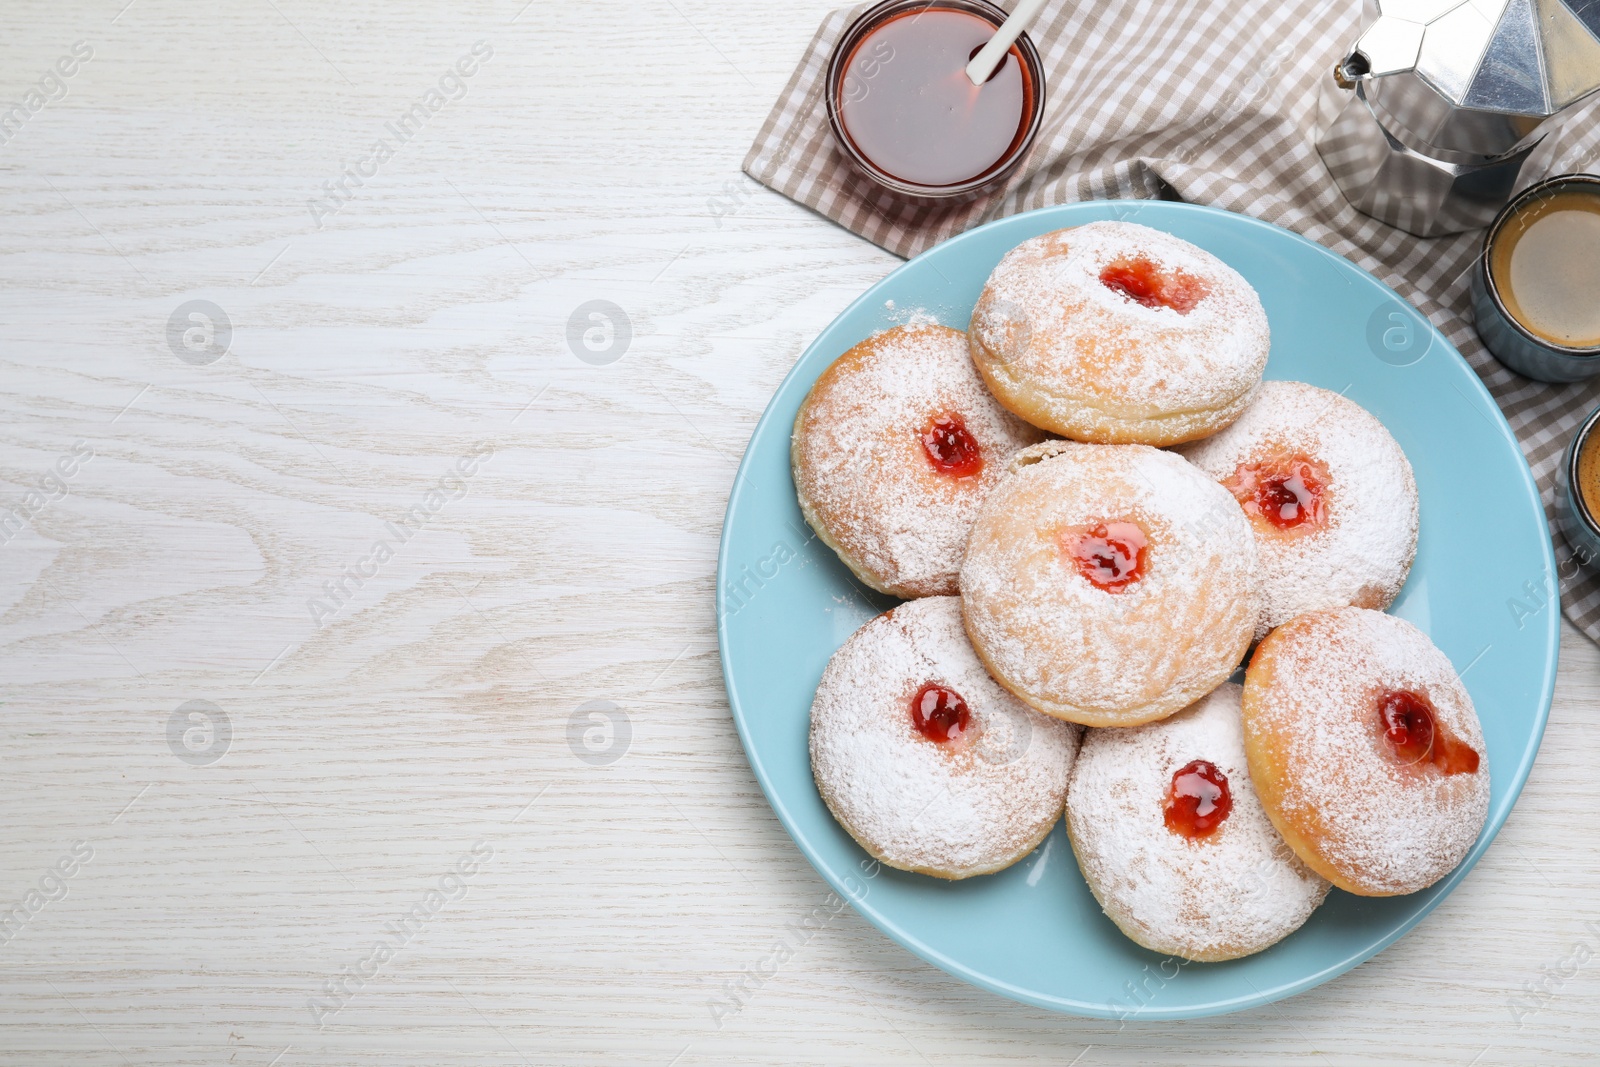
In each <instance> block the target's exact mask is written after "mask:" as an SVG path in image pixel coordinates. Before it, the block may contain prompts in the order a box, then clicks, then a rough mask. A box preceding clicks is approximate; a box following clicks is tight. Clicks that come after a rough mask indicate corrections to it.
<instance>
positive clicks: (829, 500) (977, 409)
mask: <svg viewBox="0 0 1600 1067" xmlns="http://www.w3.org/2000/svg"><path fill="white" fill-rule="evenodd" d="M1043 436H1044V435H1043V434H1041V433H1040V432H1039V431H1038V430H1036V429H1034V428H1033V427H1032V426H1029V425H1027V424H1026V423H1024V422H1022V421H1021V420H1020V419H1017V418H1016V417H1014V416H1012V415H1010V414H1008V413H1007V412H1006V411H1005V409H1004V408H1002V407H1001V406H1000V405H999V404H997V403H995V400H994V397H992V396H990V395H989V393H988V391H987V390H986V389H984V387H983V382H982V381H980V380H979V378H978V375H977V372H976V371H975V370H973V367H972V360H971V359H970V358H969V357H968V355H967V345H966V336H965V335H964V334H962V333H961V331H959V330H952V329H950V328H949V327H947V326H932V325H929V326H898V327H895V328H894V329H892V330H888V331H886V332H884V333H880V334H878V335H877V336H875V337H871V338H868V339H867V340H865V341H862V342H861V343H860V344H858V345H856V346H855V347H854V348H852V349H850V350H849V351H848V352H846V353H845V354H844V355H842V356H840V357H839V358H838V359H837V360H835V361H834V363H833V365H832V366H831V367H829V368H828V369H827V370H825V371H823V373H822V376H821V377H820V378H818V379H817V382H816V384H815V385H813V386H812V387H811V393H810V395H809V396H807V397H806V400H805V403H804V404H802V405H801V406H800V414H799V416H798V417H797V418H796V419H795V423H794V440H793V445H792V449H791V459H792V463H793V468H794V484H795V489H796V491H797V493H798V495H799V497H800V510H801V511H802V512H803V513H804V514H805V517H806V521H807V522H808V523H810V524H811V528H812V529H813V530H815V531H816V532H817V536H818V537H820V538H821V539H822V541H823V542H824V543H825V544H827V545H828V547H830V548H832V549H833V550H834V551H835V552H837V553H838V554H839V558H840V559H841V560H843V561H844V563H845V566H847V567H849V568H850V569H851V570H852V571H854V572H855V574H856V576H857V577H858V578H860V579H861V580H862V581H863V582H865V583H866V584H867V585H869V586H871V587H872V588H874V589H876V590H878V591H879V592H882V593H888V594H890V595H891V596H898V597H919V596H938V595H947V594H953V593H956V592H957V591H958V589H957V572H958V571H959V570H960V567H961V552H962V549H963V548H964V547H965V545H966V543H967V530H968V529H969V528H970V527H971V526H972V518H973V516H974V515H975V514H976V512H977V507H978V501H979V500H980V499H981V498H982V496H983V493H984V492H985V491H986V490H987V489H988V487H989V486H991V485H992V484H994V482H995V480H996V479H997V478H998V477H999V476H1000V474H1001V472H1002V471H1003V470H1004V469H1005V463H1006V460H1007V459H1008V458H1009V457H1010V455H1011V454H1012V453H1013V452H1015V451H1016V450H1017V449H1019V448H1022V447H1023V446H1024V445H1028V444H1032V443H1033V442H1035V441H1038V440H1039V439H1040V438H1041V437H1043Z"/></svg>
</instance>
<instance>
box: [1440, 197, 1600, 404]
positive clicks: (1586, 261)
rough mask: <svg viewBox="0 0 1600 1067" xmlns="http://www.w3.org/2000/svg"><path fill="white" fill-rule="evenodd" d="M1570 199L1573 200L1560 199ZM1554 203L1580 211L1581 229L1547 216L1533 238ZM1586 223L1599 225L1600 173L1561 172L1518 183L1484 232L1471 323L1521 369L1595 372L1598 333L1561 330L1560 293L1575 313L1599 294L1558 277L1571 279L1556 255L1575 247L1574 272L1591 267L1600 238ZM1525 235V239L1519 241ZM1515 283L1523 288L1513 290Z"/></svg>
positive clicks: (1526, 372)
mask: <svg viewBox="0 0 1600 1067" xmlns="http://www.w3.org/2000/svg"><path fill="white" fill-rule="evenodd" d="M1568 204H1570V205H1573V206H1571V207H1567V206H1564V205H1568ZM1552 208H1555V209H1558V210H1561V211H1563V212H1565V211H1576V212H1579V213H1580V214H1581V216H1582V217H1583V220H1584V221H1585V225H1584V226H1583V227H1582V231H1583V232H1577V228H1575V227H1565V228H1563V227H1559V226H1553V225H1551V224H1550V223H1549V221H1548V219H1546V223H1547V225H1546V227H1545V229H1544V230H1542V231H1540V234H1539V237H1538V239H1537V241H1535V240H1534V239H1533V238H1532V237H1530V235H1531V234H1533V233H1534V229H1533V227H1534V226H1535V224H1537V223H1538V222H1539V221H1540V219H1541V218H1544V217H1545V216H1548V215H1549V214H1551V209H1552ZM1590 213H1593V214H1594V216H1595V221H1594V222H1593V223H1592V224H1591V223H1588V222H1587V216H1588V215H1589V214H1590ZM1591 229H1594V230H1597V231H1600V177H1597V176H1595V175H1593V174H1562V175H1558V176H1557V177H1554V178H1547V179H1545V180H1544V181H1542V182H1539V183H1538V184H1536V185H1531V186H1529V187H1528V188H1527V189H1525V190H1523V191H1522V193H1520V194H1519V195H1518V196H1517V197H1516V198H1515V199H1513V200H1512V201H1511V203H1509V204H1507V205H1506V206H1505V208H1504V209H1503V210H1502V211H1501V212H1500V214H1499V215H1498V216H1497V217H1496V218H1495V220H1494V222H1493V223H1491V224H1490V226H1489V229H1488V231H1487V232H1486V233H1485V234H1484V238H1483V250H1482V252H1481V253H1480V254H1479V256H1478V261H1477V263H1476V264H1474V266H1473V271H1472V313H1473V320H1474V324H1475V325H1476V326H1477V329H1478V336H1479V337H1481V338H1482V339H1483V343H1484V344H1485V345H1486V346H1488V349H1489V351H1490V352H1492V353H1494V356H1495V358H1496V359H1498V360H1499V361H1500V362H1501V363H1504V364H1505V365H1506V366H1507V367H1509V368H1510V369H1512V370H1514V371H1516V372H1517V373H1518V374H1521V375H1523V376H1524V377H1528V378H1534V379H1537V380H1538V381H1541V382H1576V381H1580V380H1582V379H1584V378H1592V377H1594V376H1595V375H1596V374H1600V336H1595V337H1577V336H1572V335H1571V333H1570V332H1568V333H1562V332H1561V331H1562V329H1563V326H1564V325H1565V324H1564V323H1563V309H1562V303H1563V301H1565V302H1568V303H1570V304H1571V305H1573V306H1572V307H1571V308H1568V309H1567V310H1569V311H1576V312H1577V313H1578V314H1579V315H1580V316H1581V315H1582V314H1583V312H1582V311H1581V309H1580V308H1578V306H1577V305H1578V304H1579V303H1580V302H1583V301H1586V302H1587V303H1586V304H1584V305H1583V306H1585V307H1589V308H1593V307H1595V306H1596V303H1595V302H1596V301H1597V300H1600V296H1597V295H1596V293H1594V292H1593V291H1589V292H1587V293H1578V292H1574V291H1573V289H1572V288H1571V287H1570V286H1569V285H1566V284H1563V283H1564V282H1565V281H1570V279H1567V278H1564V277H1563V275H1562V270H1563V266H1564V264H1563V263H1562V262H1561V256H1562V255H1564V254H1567V253H1574V252H1575V253H1576V255H1577V257H1578V259H1579V261H1580V262H1579V263H1578V264H1577V265H1576V266H1577V267H1578V268H1579V269H1578V270H1576V271H1575V272H1574V273H1575V274H1584V273H1585V271H1587V272H1589V273H1592V272H1593V271H1594V270H1595V265H1596V264H1597V263H1600V242H1596V241H1595V240H1594V235H1593V234H1591V233H1589V232H1588V231H1590V230H1591ZM1563 230H1565V231H1566V232H1562V231H1563ZM1552 231H1554V232H1552ZM1525 240H1526V241H1528V245H1527V246H1526V247H1522V243H1523V242H1524V241H1525ZM1514 257H1525V258H1523V259H1516V258H1514ZM1526 257H1532V258H1531V260H1530V259H1528V258H1526ZM1514 266H1515V267H1517V268H1518V269H1516V270H1514V269H1513V267H1514ZM1518 274H1521V275H1522V278H1521V280H1518V279H1517V277H1516V276H1517V275H1518ZM1519 286H1524V287H1527V289H1528V291H1527V292H1519V291H1518V288H1519Z"/></svg>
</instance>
